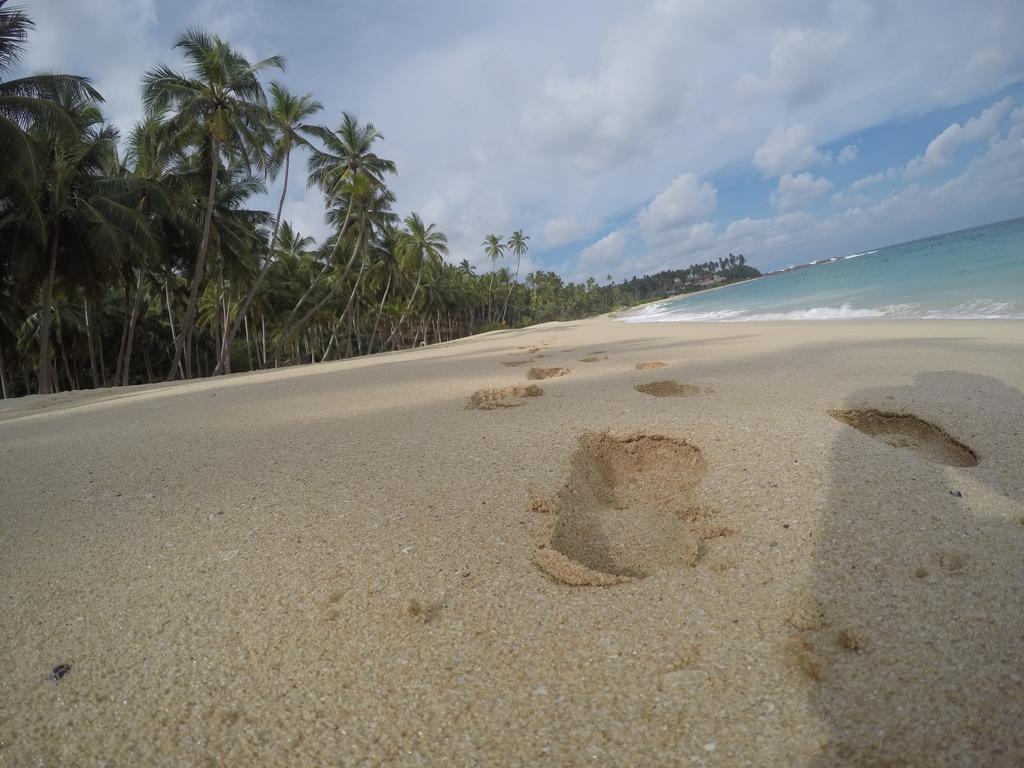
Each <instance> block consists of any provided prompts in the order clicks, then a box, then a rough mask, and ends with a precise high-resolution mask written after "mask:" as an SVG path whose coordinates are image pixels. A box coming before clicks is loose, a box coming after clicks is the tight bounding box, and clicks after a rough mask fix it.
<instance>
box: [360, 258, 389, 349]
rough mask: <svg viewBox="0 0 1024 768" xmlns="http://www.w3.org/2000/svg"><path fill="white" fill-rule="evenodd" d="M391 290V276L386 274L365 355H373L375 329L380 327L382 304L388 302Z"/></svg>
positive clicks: (375, 338) (375, 336)
mask: <svg viewBox="0 0 1024 768" xmlns="http://www.w3.org/2000/svg"><path fill="white" fill-rule="evenodd" d="M390 290H391V274H390V273H388V282H387V284H386V285H385V286H384V296H383V297H382V298H381V300H380V306H379V307H377V318H376V319H375V320H374V321H373V333H371V334H370V347H369V349H368V350H367V351H366V354H368V355H372V354H373V345H374V342H375V341H376V340H377V328H378V326H380V316H381V314H382V313H383V312H384V302H385V301H387V300H388V291H390Z"/></svg>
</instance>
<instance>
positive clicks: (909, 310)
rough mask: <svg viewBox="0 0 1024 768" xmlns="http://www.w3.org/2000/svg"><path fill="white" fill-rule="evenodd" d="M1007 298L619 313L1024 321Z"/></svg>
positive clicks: (671, 318) (723, 318) (649, 319)
mask: <svg viewBox="0 0 1024 768" xmlns="http://www.w3.org/2000/svg"><path fill="white" fill-rule="evenodd" d="M1015 304H1016V302H1015V303H1013V304H1011V303H1010V302H1005V301H989V300H983V299H982V300H977V301H971V302H967V303H965V304H961V305H958V306H956V307H951V308H943V309H939V308H932V307H923V306H921V305H917V304H892V305H889V306H886V307H869V308H861V309H855V308H854V307H852V306H851V305H850V304H842V305H841V306H838V307H809V308H807V309H793V310H789V311H787V312H758V311H754V310H748V309H719V310H710V311H707V312H687V311H682V310H679V309H673V308H670V307H659V306H657V305H652V306H651V307H648V308H645V309H644V310H641V311H639V312H637V313H636V314H632V315H625V316H620V317H619V318H618V319H619V320H622V321H623V322H626V323H728V322H733V323H736V322H766V321H777V320H867V319H877V318H887V319H891V320H1024V307H1021V306H1015Z"/></svg>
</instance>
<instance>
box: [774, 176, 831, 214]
mask: <svg viewBox="0 0 1024 768" xmlns="http://www.w3.org/2000/svg"><path fill="white" fill-rule="evenodd" d="M830 189H832V182H830V181H829V180H828V179H823V178H820V177H819V178H815V177H814V176H812V175H811V174H809V173H799V174H797V175H795V176H794V175H793V174H790V173H787V174H786V175H785V176H783V177H782V178H781V179H779V186H778V187H777V188H776V189H775V191H774V192H772V195H771V200H772V205H774V206H775V207H776V208H778V209H779V210H780V211H793V210H796V209H797V208H803V207H804V206H806V205H809V204H810V203H813V202H814V201H815V200H817V199H818V198H819V197H821V196H822V195H824V194H825V193H827V192H828V191H829V190H830Z"/></svg>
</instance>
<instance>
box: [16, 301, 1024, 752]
mask: <svg viewBox="0 0 1024 768" xmlns="http://www.w3.org/2000/svg"><path fill="white" fill-rule="evenodd" d="M598 350H599V351H598ZM540 354H543V356H544V365H545V366H549V367H552V368H565V369H568V371H569V373H568V374H567V375H561V376H557V377H551V378H547V379H546V380H545V381H544V382H543V388H542V389H541V388H540V387H537V389H539V390H541V393H540V394H535V391H534V390H529V391H528V390H527V389H526V388H527V387H529V386H531V385H530V383H529V382H528V379H527V375H528V371H527V368H526V366H523V367H510V366H507V365H505V364H504V363H506V362H509V361H510V359H514V360H522V359H523V358H524V356H530V355H538V356H539V355H540ZM583 356H588V357H597V356H605V357H607V359H606V360H595V361H593V362H590V363H580V362H579V361H580V359H581V357H583ZM652 361H657V362H663V363H665V364H666V366H665V367H663V368H661V369H660V370H638V369H637V364H638V363H644V362H652ZM666 373H668V374H669V376H667V377H666V375H665V374H666ZM666 379H668V380H671V381H672V382H674V383H676V384H678V385H679V386H680V387H682V388H683V389H682V390H681V391H683V392H685V393H688V395H687V396H682V397H651V396H650V395H647V394H644V393H643V392H639V391H637V390H636V389H635V387H636V386H637V385H643V384H645V383H651V382H658V381H665V380H666ZM534 386H535V385H534ZM502 392H504V393H505V394H501V395H493V394H484V395H480V396H479V397H478V398H477V400H476V402H475V404H476V405H478V406H479V405H481V404H485V403H497V402H503V404H504V405H509V404H514V405H515V406H516V407H500V406H499V407H486V406H485V407H483V408H481V407H473V406H474V400H473V396H474V394H475V393H502ZM531 393H533V394H531ZM494 398H496V399H494ZM973 462H976V465H974V466H970V464H972V463H973ZM1022 467H1024V324H1021V323H1014V322H997V321H975V322H946V321H941V322H899V323H897V322H876V321H869V322H826V323H811V322H802V323H791V324H785V323H763V324H762V323H746V324H716V325H700V324H646V325H629V324H623V323H617V322H614V321H612V320H610V319H608V318H598V319H594V320H588V321H578V322H573V323H566V324H547V325H543V326H538V327H535V328H531V329H526V330H522V331H505V332H497V333H492V334H487V335H485V336H481V337H477V338H473V339H467V340H461V341H459V342H454V343H451V344H445V345H440V346H436V347H431V348H425V349H418V350H414V351H409V352H402V353H397V354H386V355H379V356H375V357H373V358H369V359H358V360H353V361H348V362H341V363H330V364H324V365H316V366H307V367H302V368H295V369H289V370H284V371H278V372H267V373H258V374H244V375H235V376H231V377H226V378H222V379H218V380H214V381H201V382H195V383H189V384H178V385H173V386H155V387H136V388H131V389H127V390H108V391H102V392H91V393H77V394H73V395H57V396H52V397H32V398H25V399H23V400H19V401H10V402H5V403H2V404H0V585H2V587H0V600H2V601H3V603H2V613H0V615H2V617H3V618H2V620H0V670H2V671H3V684H2V686H0V765H5V766H6V765H10V766H25V765H73V766H101V765H103V766H107V765H109V766H137V765H176V766H179V765H180V766H192V765H195V766H207V765H210V766H212V765H225V766H250V765H273V766H276V765H281V766H285V765H288V766H291V765H337V766H341V765H344V766H350V765H351V766H363V765H366V766H371V765H456V766H462V765H465V766H471V765H523V766H534V765H540V766H577V765H644V766H659V765H666V766H668V765H691V764H692V765H729V766H732V765H794V766H833V765H849V766H870V765H885V766H904V765H907V766H943V765H986V766H989V765H995V766H1004V765H1005V766H1011V765H1020V764H1022V763H1024V730H1022V728H1021V725H1020V724H1021V722H1024V640H1022V638H1024V589H1022V586H1024V471H1022V469H1021V468H1022ZM574 584H575V585H574ZM62 664H64V665H68V666H69V667H70V669H69V670H67V669H64V670H62V672H63V674H62V676H61V677H60V679H59V680H57V679H54V677H55V676H54V675H53V674H52V673H53V671H54V669H55V668H57V667H58V665H62ZM58 674H60V672H59V673H58Z"/></svg>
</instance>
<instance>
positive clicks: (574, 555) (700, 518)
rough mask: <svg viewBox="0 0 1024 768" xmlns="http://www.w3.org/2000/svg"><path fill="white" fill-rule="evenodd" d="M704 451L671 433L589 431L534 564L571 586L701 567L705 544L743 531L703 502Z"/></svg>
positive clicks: (542, 524) (540, 537)
mask: <svg viewBox="0 0 1024 768" xmlns="http://www.w3.org/2000/svg"><path fill="white" fill-rule="evenodd" d="M706 471H707V466H706V463H705V461H704V457H703V456H702V455H701V452H700V449H698V448H697V447H695V446H693V445H690V444H689V443H687V442H685V441H682V440H676V439H674V438H671V437H666V436H664V435H651V434H645V433H634V434H630V435H626V436H625V437H617V436H615V435H612V434H610V433H607V432H602V433H592V432H588V433H585V434H584V435H583V436H582V437H580V439H579V443H578V445H577V447H576V450H575V452H574V453H573V455H572V459H571V462H570V471H569V479H568V482H567V483H566V484H565V485H564V486H563V487H562V488H561V490H559V492H558V494H557V496H556V497H555V499H554V501H553V502H551V503H547V502H535V503H534V505H533V509H534V511H536V512H538V513H540V516H539V518H538V521H539V522H537V525H536V529H535V537H536V542H535V543H536V548H535V550H534V562H535V563H536V565H537V566H538V567H539V568H540V569H541V570H542V571H543V572H544V573H546V574H547V575H548V576H550V577H551V578H553V579H555V580H556V581H559V582H562V583H563V584H569V585H571V586H612V585H615V584H624V583H627V582H631V581H635V580H636V579H642V578H644V577H645V576H649V575H650V574H652V573H654V572H655V571H659V570H663V569H668V568H686V567H691V568H692V567H694V566H696V565H697V563H698V562H699V561H700V559H701V556H702V550H703V548H704V546H705V544H704V542H705V541H707V540H710V539H714V538H717V537H720V536H728V535H731V534H732V533H735V531H734V530H732V529H730V528H726V527H724V526H721V525H715V524H712V522H711V519H712V518H714V517H715V515H716V514H717V513H716V512H714V511H711V510H708V509H706V508H703V507H701V506H700V505H699V504H698V503H697V495H696V489H697V486H698V485H699V484H700V482H701V479H702V478H703V477H704V474H705V473H706Z"/></svg>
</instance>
